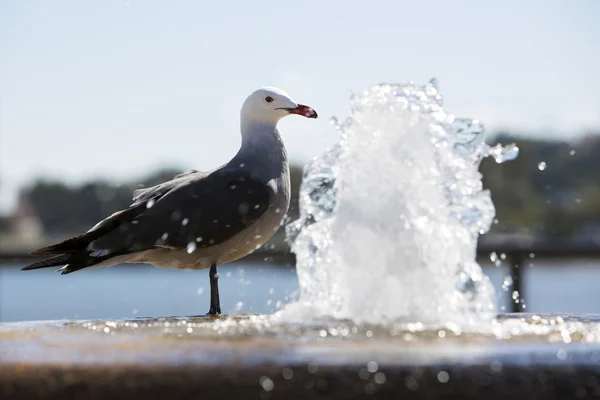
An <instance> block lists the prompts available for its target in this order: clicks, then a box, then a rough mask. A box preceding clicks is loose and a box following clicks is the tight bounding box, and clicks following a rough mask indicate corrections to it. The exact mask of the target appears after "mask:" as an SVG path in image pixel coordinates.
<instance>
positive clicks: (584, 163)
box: [480, 133, 600, 240]
mask: <svg viewBox="0 0 600 400" xmlns="http://www.w3.org/2000/svg"><path fill="white" fill-rule="evenodd" d="M488 142H494V143H496V142H499V143H503V144H508V143H513V142H514V143H516V144H517V146H518V147H519V157H518V158H517V159H516V160H513V161H510V162H506V163H504V164H497V163H496V162H495V161H494V160H493V159H491V158H487V159H485V160H484V161H483V162H482V164H481V167H480V171H481V173H482V174H483V184H484V187H485V188H487V189H490V191H491V193H492V200H493V201H494V204H495V206H496V218H497V220H498V223H497V224H495V225H494V226H493V228H492V230H491V232H490V233H494V232H495V233H500V232H510V233H514V232H521V233H529V234H533V235H535V236H540V237H546V238H570V239H574V240H581V239H584V238H588V239H589V238H590V237H593V236H595V235H598V234H599V233H600V135H588V136H586V137H584V138H583V139H581V140H579V141H577V142H570V143H569V142H560V141H545V140H534V139H524V138H522V137H516V136H512V135H510V134H507V133H500V134H498V135H496V136H495V137H494V138H493V139H492V140H488Z"/></svg>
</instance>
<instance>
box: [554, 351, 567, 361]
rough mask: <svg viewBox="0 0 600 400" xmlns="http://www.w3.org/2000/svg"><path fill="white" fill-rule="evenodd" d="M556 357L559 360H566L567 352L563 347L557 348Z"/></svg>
mask: <svg viewBox="0 0 600 400" xmlns="http://www.w3.org/2000/svg"><path fill="white" fill-rule="evenodd" d="M556 358H558V359H559V360H566V359H567V352H566V351H565V350H564V349H560V350H558V352H557V353H556Z"/></svg>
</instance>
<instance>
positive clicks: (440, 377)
mask: <svg viewBox="0 0 600 400" xmlns="http://www.w3.org/2000/svg"><path fill="white" fill-rule="evenodd" d="M437 379H438V381H440V383H446V382H448V381H449V380H450V375H448V373H447V372H446V371H440V372H438V374H437Z"/></svg>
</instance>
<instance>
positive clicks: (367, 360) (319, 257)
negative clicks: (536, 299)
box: [0, 81, 600, 399]
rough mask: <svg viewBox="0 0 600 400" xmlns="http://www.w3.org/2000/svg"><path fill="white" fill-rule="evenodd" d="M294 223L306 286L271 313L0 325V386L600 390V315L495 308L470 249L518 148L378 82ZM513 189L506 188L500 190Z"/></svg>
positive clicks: (437, 393)
mask: <svg viewBox="0 0 600 400" xmlns="http://www.w3.org/2000/svg"><path fill="white" fill-rule="evenodd" d="M333 124H334V126H335V129H337V131H338V132H339V135H340V141H339V143H338V144H337V145H335V146H334V147H333V148H331V149H329V150H327V151H326V152H325V153H323V154H322V155H321V156H319V157H318V158H316V159H315V160H313V161H312V162H311V163H310V164H308V165H307V166H306V168H305V173H304V180H303V185H302V193H301V199H300V202H301V204H300V206H301V207H300V208H301V214H300V218H299V219H298V220H297V221H294V222H292V223H291V224H289V226H288V227H287V232H288V236H289V239H290V241H291V243H292V246H293V250H294V252H295V253H296V254H297V260H298V265H297V270H298V277H299V282H300V287H301V295H300V298H299V300H298V301H297V302H295V303H292V304H289V305H287V306H285V307H284V308H283V309H281V310H280V311H278V312H277V313H276V314H274V315H272V316H256V315H254V316H229V317H223V318H220V319H204V318H162V319H135V320H115V321H57V322H40V323H20V324H4V325H0V398H3V399H4V398H10V397H11V394H15V393H21V394H22V393H26V394H29V395H32V396H33V395H42V394H44V395H48V394H50V395H52V396H56V397H57V398H59V397H60V398H65V396H66V395H72V396H82V397H85V398H94V396H96V397H106V396H107V395H110V396H113V397H115V398H120V397H123V398H124V397H130V396H131V395H132V394H133V393H135V395H136V396H139V395H140V394H143V395H144V397H147V398H154V397H157V398H158V397H160V396H171V397H182V396H199V395H200V394H202V393H210V394H211V395H213V396H216V395H223V396H227V397H241V398H246V397H248V396H259V397H261V398H271V397H273V396H277V395H280V396H286V398H305V397H306V396H307V395H310V394H318V395H320V396H321V397H325V398H338V397H339V398H342V397H350V396H357V395H364V396H372V395H378V396H380V397H394V398H398V396H402V395H405V396H413V397H418V398H423V397H430V398H437V397H443V396H451V395H455V396H460V398H479V397H481V396H486V397H491V398H505V397H508V396H519V397H520V398H532V397H535V398H542V397H543V398H563V397H573V396H575V397H580V398H581V397H586V396H592V395H600V380H599V379H597V378H596V376H598V373H599V372H600V346H598V343H600V320H598V319H597V318H595V317H594V316H558V315H530V314H520V315H516V314H513V315H511V314H505V315H498V314H497V308H496V304H495V296H494V292H493V288H492V286H491V285H490V283H489V280H488V279H487V277H486V276H485V275H484V274H483V273H482V271H481V268H480V267H479V265H478V264H477V262H476V261H475V252H476V245H477V239H478V236H479V235H480V234H482V233H485V232H486V231H487V230H488V229H489V227H490V225H491V223H492V220H493V218H494V206H493V203H492V201H491V199H490V194H489V193H488V192H487V191H485V190H483V188H482V184H481V176H480V174H479V172H478V166H479V163H480V162H481V160H482V159H483V158H484V157H493V158H494V159H495V160H496V161H497V162H503V161H506V160H510V159H512V158H514V157H516V156H517V154H518V149H517V148H516V146H514V145H509V146H505V147H502V146H500V145H497V146H494V147H491V146H489V145H487V144H486V143H485V142H484V141H483V127H482V125H481V124H480V122H479V121H475V120H466V119H458V118H455V117H453V116H452V115H450V114H448V113H446V112H445V111H444V108H443V105H442V98H441V95H440V94H439V91H438V89H437V87H436V83H435V81H432V82H430V83H429V84H426V85H424V86H418V85H415V84H412V83H410V84H404V85H393V84H381V85H376V86H373V87H370V88H368V89H367V90H365V91H364V93H362V94H361V95H358V96H355V97H354V98H353V99H352V101H351V114H350V117H349V118H348V119H346V120H345V121H343V122H338V121H337V120H334V121H333ZM507 190H509V189H507Z"/></svg>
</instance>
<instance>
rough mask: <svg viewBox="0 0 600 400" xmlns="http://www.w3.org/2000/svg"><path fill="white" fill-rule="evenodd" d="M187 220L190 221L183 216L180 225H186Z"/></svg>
mask: <svg viewBox="0 0 600 400" xmlns="http://www.w3.org/2000/svg"><path fill="white" fill-rule="evenodd" d="M188 222H190V220H189V219H187V218H184V219H183V220H182V221H181V226H186V225H187V224H188Z"/></svg>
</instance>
